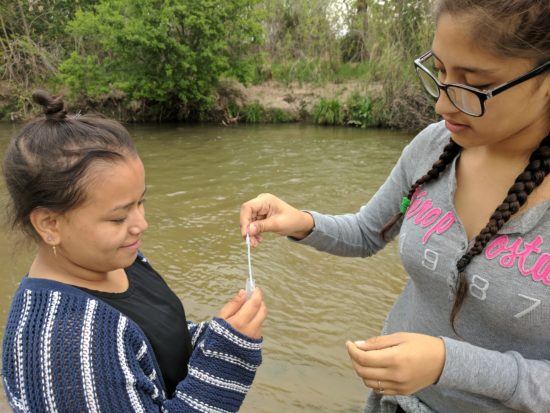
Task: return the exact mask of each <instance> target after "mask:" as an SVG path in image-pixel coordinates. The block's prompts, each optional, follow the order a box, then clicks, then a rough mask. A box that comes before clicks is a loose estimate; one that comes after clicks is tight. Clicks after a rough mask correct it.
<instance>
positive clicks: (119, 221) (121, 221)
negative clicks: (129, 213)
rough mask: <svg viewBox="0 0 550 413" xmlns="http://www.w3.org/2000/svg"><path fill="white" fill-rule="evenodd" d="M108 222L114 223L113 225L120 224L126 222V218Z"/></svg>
mask: <svg viewBox="0 0 550 413" xmlns="http://www.w3.org/2000/svg"><path fill="white" fill-rule="evenodd" d="M110 221H111V222H113V223H115V224H122V223H124V221H126V217H124V218H119V219H111V220H110Z"/></svg>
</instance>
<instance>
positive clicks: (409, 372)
mask: <svg viewBox="0 0 550 413" xmlns="http://www.w3.org/2000/svg"><path fill="white" fill-rule="evenodd" d="M435 18H436V30H435V34H434V38H433V43H432V47H431V50H430V51H429V52H427V53H425V54H424V55H423V56H421V57H420V58H418V59H417V60H416V61H415V66H416V70H417V73H418V75H419V77H420V81H421V85H422V86H423V87H424V88H425V89H426V90H427V92H428V93H429V94H431V95H432V96H433V97H434V98H436V99H437V102H436V105H435V110H436V111H437V113H438V114H439V115H441V117H442V120H441V121H440V122H439V123H436V124H433V125H429V126H428V127H427V128H426V129H425V130H423V131H422V132H421V133H420V134H419V135H418V136H416V137H415V138H414V139H413V140H412V142H411V143H410V144H409V145H408V146H407V147H406V148H405V149H404V151H403V153H402V155H401V157H400V159H399V161H398V162H397V164H396V165H395V167H394V169H393V171H392V172H391V175H390V176H389V177H388V179H387V180H386V182H385V183H384V184H383V185H382V186H381V188H380V189H379V190H378V192H377V193H376V194H375V195H374V196H373V197H372V199H370V200H369V201H368V202H367V203H366V204H365V205H364V206H363V207H361V209H360V210H359V211H358V212H356V213H354V214H346V215H323V214H320V213H318V212H314V211H308V212H306V211H301V210H298V209H296V208H294V207H292V206H290V205H289V204H287V203H285V202H284V201H282V200H281V199H279V198H277V197H275V196H273V195H270V194H262V195H260V196H258V197H257V198H255V199H252V200H250V201H248V202H246V203H244V204H243V205H242V207H241V219H240V224H241V233H242V235H243V236H244V235H245V234H246V231H247V230H248V231H249V232H250V234H251V236H252V243H253V245H258V244H259V243H260V242H261V234H262V233H263V232H275V233H278V234H281V235H286V236H289V237H291V238H292V239H294V240H295V241H297V242H298V243H301V244H305V245H309V246H312V247H314V248H316V249H318V250H320V251H326V252H329V253H332V254H337V255H341V256H362V257H367V256H370V255H373V254H375V253H376V252H377V251H379V250H380V249H381V248H383V247H384V246H385V245H386V244H387V243H388V241H390V240H392V239H394V238H398V250H399V253H400V255H401V259H402V263H403V265H404V267H405V269H406V270H407V272H408V273H409V275H410V277H409V280H408V282H407V285H406V287H405V289H404V291H403V292H402V294H401V295H400V296H399V297H398V299H397V301H396V302H395V304H394V306H393V308H392V309H391V311H390V314H389V315H388V317H387V319H386V322H385V325H384V328H383V331H382V334H381V335H380V336H379V337H371V338H366V337H365V338H363V337H357V338H359V339H360V340H359V341H354V342H351V341H350V342H348V343H347V344H346V346H347V350H348V352H349V355H350V357H351V360H352V363H353V367H354V369H355V371H356V373H357V374H358V375H359V377H361V378H362V380H363V382H364V383H365V385H366V386H367V387H369V388H371V389H372V390H373V391H372V392H371V393H370V394H369V397H368V401H367V407H366V410H365V411H366V412H383V413H393V412H396V411H406V412H442V413H443V412H445V413H458V412H468V413H471V412H476V413H489V412H538V413H543V412H549V411H550V407H549V406H550V385H549V380H550V179H548V178H546V176H547V175H548V173H549V172H550V135H549V132H550V73H549V70H548V69H549V62H550V2H548V0H439V1H437V3H436V6H435ZM354 339H356V338H354Z"/></svg>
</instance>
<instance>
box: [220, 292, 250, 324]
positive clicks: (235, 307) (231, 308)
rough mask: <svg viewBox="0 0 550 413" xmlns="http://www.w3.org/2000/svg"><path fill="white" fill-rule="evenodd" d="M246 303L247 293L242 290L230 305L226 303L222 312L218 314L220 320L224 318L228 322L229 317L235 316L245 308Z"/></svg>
mask: <svg viewBox="0 0 550 413" xmlns="http://www.w3.org/2000/svg"><path fill="white" fill-rule="evenodd" d="M245 302H246V291H245V290H240V291H239V292H238V293H237V294H236V295H235V296H234V297H233V298H232V299H231V301H229V302H228V303H226V304H225V305H224V306H223V307H222V309H221V310H220V312H219V313H218V316H219V317H220V318H223V319H224V320H227V319H228V318H229V317H231V316H233V315H235V314H236V313H237V312H238V311H239V310H240V309H241V307H242V306H243V304H244V303H245Z"/></svg>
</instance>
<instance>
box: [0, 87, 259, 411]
mask: <svg viewBox="0 0 550 413" xmlns="http://www.w3.org/2000/svg"><path fill="white" fill-rule="evenodd" d="M33 97H34V99H35V101H36V102H37V103H39V104H41V105H42V106H43V107H44V113H45V117H43V118H39V119H36V120H34V121H31V122H30V123H29V124H27V125H26V126H25V127H23V129H22V130H21V131H20V132H19V133H18V134H17V135H16V136H15V137H14V138H13V139H12V141H11V143H10V145H9V147H8V149H7V153H6V158H5V162H4V178H5V180H6V184H7V188H8V191H9V194H10V197H11V201H12V215H13V224H14V226H16V227H19V228H21V229H22V230H23V231H24V232H25V233H26V234H27V235H28V236H29V237H32V238H33V239H34V240H36V242H37V244H38V253H37V255H36V258H35V259H34V261H33V263H32V264H31V266H30V269H29V272H28V274H27V275H26V276H25V277H24V278H23V280H22V282H21V284H20V287H19V289H18V290H17V292H16V293H15V296H14V298H13V302H12V304H11V308H10V312H9V315H8V319H7V325H6V330H5V334H4V345H3V355H2V376H3V380H4V388H5V390H6V393H7V398H8V401H9V403H10V405H11V407H12V408H13V410H14V411H16V412H43V411H59V412H71V413H73V412H83V411H89V412H99V411H104V412H161V411H162V412H197V411H199V412H205V411H210V412H222V411H223V412H225V411H229V412H236V411H238V410H239V407H240V406H241V404H242V402H243V400H244V397H245V395H246V394H247V392H248V390H249V389H250V385H251V384H252V380H253V378H254V375H255V372H256V369H257V368H258V366H259V364H260V362H261V353H260V352H261V345H262V339H261V325H262V322H263V320H264V319H265V317H266V307H265V305H264V303H263V299H262V294H261V291H260V290H256V291H255V292H254V294H253V295H252V297H251V299H250V300H248V301H247V300H246V298H245V293H244V291H241V292H240V293H239V294H238V295H236V296H235V297H234V298H233V300H232V301H231V302H229V303H228V304H226V305H225V306H224V307H223V309H222V310H221V311H220V313H219V316H218V317H216V318H214V319H212V320H210V321H209V322H203V323H200V324H193V323H188V322H187V321H186V318H185V312H184V309H183V307H182V304H181V302H180V301H179V299H178V297H177V296H176V295H175V294H174V293H173V292H172V291H171V290H170V289H169V287H168V286H167V285H166V283H165V282H164V280H163V279H162V277H161V276H160V275H159V274H158V273H157V272H156V271H155V270H154V269H153V267H152V266H151V265H150V264H149V262H148V261H147V259H146V258H145V257H143V255H141V254H140V253H139V249H140V246H141V236H142V234H143V232H144V231H145V230H146V229H147V222H146V221H145V217H144V205H143V204H144V195H145V172H144V169H143V164H142V162H141V160H140V158H139V156H138V154H137V152H136V148H135V147H134V144H133V142H132V140H131V138H130V136H129V134H128V132H127V131H126V130H125V129H124V128H123V127H122V126H121V125H120V124H119V123H117V122H114V121H112V120H107V119H102V118H98V117H93V116H67V115H66V112H65V110H64V105H63V102H62V100H61V99H59V98H56V99H53V98H52V97H50V96H49V95H48V94H47V93H45V92H41V91H39V92H37V93H35V94H34V96H33Z"/></svg>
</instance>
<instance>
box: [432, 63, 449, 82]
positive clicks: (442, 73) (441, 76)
mask: <svg viewBox="0 0 550 413" xmlns="http://www.w3.org/2000/svg"><path fill="white" fill-rule="evenodd" d="M434 70H435V72H436V74H437V78H438V79H439V80H443V79H444V78H445V76H446V75H447V72H446V71H445V68H444V67H438V66H435V67H434Z"/></svg>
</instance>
